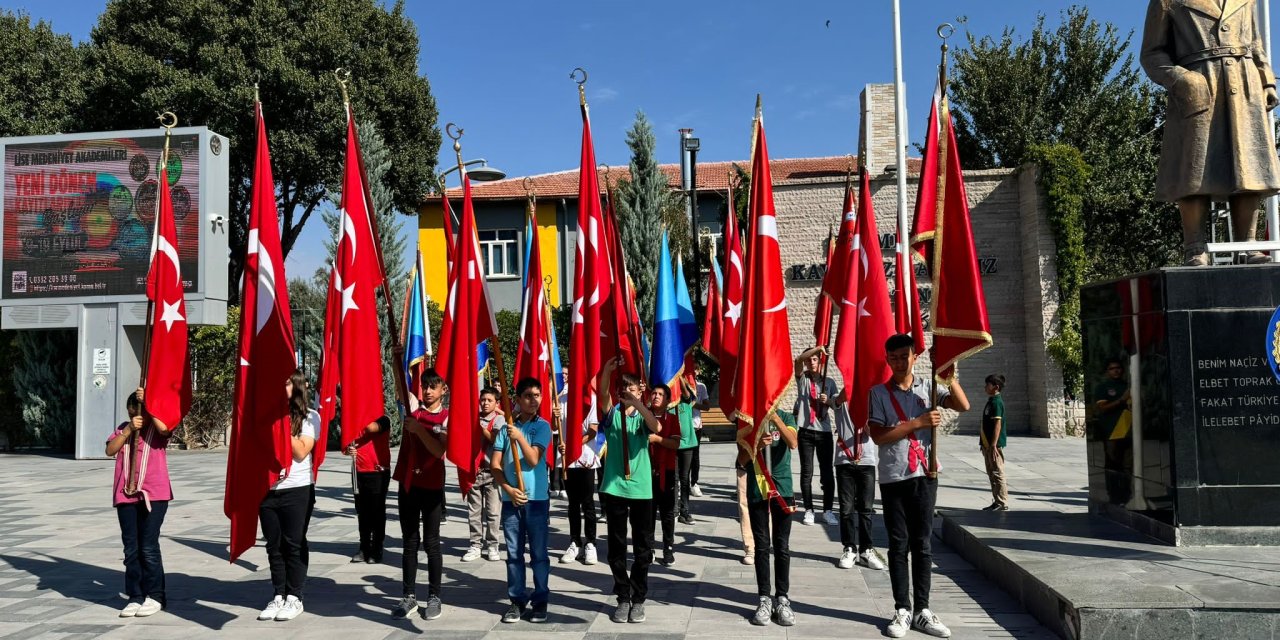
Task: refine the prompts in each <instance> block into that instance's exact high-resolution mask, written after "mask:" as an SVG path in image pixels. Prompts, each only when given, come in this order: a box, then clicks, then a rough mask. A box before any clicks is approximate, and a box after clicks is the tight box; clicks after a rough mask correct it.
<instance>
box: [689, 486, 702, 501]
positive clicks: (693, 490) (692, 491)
mask: <svg viewBox="0 0 1280 640" xmlns="http://www.w3.org/2000/svg"><path fill="white" fill-rule="evenodd" d="M689 495H691V496H693V497H695V498H701V497H702V487H699V486H698V485H696V484H691V485H689Z"/></svg>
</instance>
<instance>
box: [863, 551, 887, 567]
mask: <svg viewBox="0 0 1280 640" xmlns="http://www.w3.org/2000/svg"><path fill="white" fill-rule="evenodd" d="M858 564H860V565H862V566H864V567H866V568H868V569H874V570H876V571H884V570H885V568H886V567H885V566H884V563H883V562H881V561H880V556H878V555H876V552H875V549H867V550H866V551H863V552H862V553H859V554H858Z"/></svg>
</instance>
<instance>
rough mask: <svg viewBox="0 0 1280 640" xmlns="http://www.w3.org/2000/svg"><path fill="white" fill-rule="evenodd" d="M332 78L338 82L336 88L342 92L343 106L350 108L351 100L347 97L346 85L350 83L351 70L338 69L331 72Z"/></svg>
mask: <svg viewBox="0 0 1280 640" xmlns="http://www.w3.org/2000/svg"><path fill="white" fill-rule="evenodd" d="M333 77H334V78H335V79H336V80H337V81H338V88H339V89H340V90H342V104H343V106H346V107H350V106H351V98H350V97H349V96H348V95H347V83H349V82H351V70H350V69H344V68H342V67H338V68H337V69H334V70H333Z"/></svg>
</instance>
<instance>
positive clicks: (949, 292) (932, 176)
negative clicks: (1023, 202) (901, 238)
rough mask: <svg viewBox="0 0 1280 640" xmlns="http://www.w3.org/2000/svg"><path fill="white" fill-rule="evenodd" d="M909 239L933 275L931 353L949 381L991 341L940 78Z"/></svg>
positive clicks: (938, 374) (940, 374) (961, 176)
mask: <svg viewBox="0 0 1280 640" xmlns="http://www.w3.org/2000/svg"><path fill="white" fill-rule="evenodd" d="M912 244H913V246H914V247H915V249H916V250H917V251H920V252H921V253H922V254H923V255H924V257H925V260H926V261H927V263H928V265H929V272H930V273H931V274H932V276H933V301H932V312H931V313H930V314H929V317H930V321H931V323H932V325H933V350H932V352H931V357H932V360H933V367H934V374H935V376H936V377H937V378H938V379H939V380H941V381H943V382H944V383H947V384H949V383H950V380H951V378H952V376H953V375H954V373H955V365H956V364H957V363H958V362H959V361H960V360H962V359H964V358H967V357H969V356H971V355H973V354H975V353H977V352H979V351H982V350H983V349H986V348H987V347H990V346H991V344H992V338H991V329H990V323H989V321H988V319H987V302H986V296H985V295H984V294H983V291H982V277H981V275H980V274H979V271H978V258H977V251H976V249H975V247H974V243H973V229H972V228H971V227H970V224H969V199H968V195H967V194H966V193H965V187H964V173H963V171H962V169H961V168H960V153H959V150H958V149H957V148H956V135H955V129H954V127H953V125H952V122H951V111H950V107H949V105H948V102H947V98H946V96H945V95H944V94H943V93H942V86H941V83H939V86H938V89H937V91H935V92H934V96H933V106H932V108H931V109H930V111H929V126H928V129H927V135H926V137H925V148H924V167H923V171H922V173H921V175H920V190H919V195H918V200H917V205H916V217H915V234H914V236H913V237H912Z"/></svg>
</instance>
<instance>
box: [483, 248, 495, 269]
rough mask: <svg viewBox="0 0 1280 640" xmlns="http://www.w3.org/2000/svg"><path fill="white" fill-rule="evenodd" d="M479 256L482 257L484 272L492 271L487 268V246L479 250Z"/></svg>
mask: <svg viewBox="0 0 1280 640" xmlns="http://www.w3.org/2000/svg"><path fill="white" fill-rule="evenodd" d="M480 257H482V258H484V272H485V273H486V274H489V273H493V271H491V270H490V269H489V247H487V246H486V247H483V250H482V251H481V252H480Z"/></svg>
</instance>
